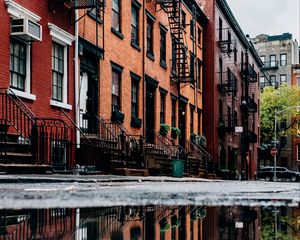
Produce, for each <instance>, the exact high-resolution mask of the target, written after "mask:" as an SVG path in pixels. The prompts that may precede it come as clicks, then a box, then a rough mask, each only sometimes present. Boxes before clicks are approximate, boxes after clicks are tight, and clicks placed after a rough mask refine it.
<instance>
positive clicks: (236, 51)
mask: <svg viewBox="0 0 300 240" xmlns="http://www.w3.org/2000/svg"><path fill="white" fill-rule="evenodd" d="M233 54H234V56H233V59H234V63H237V54H238V50H237V49H236V47H235V48H234V50H233Z"/></svg>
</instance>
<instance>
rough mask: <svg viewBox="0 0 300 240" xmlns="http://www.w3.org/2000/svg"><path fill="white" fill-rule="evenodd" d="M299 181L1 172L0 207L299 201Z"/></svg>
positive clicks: (289, 204)
mask: <svg viewBox="0 0 300 240" xmlns="http://www.w3.org/2000/svg"><path fill="white" fill-rule="evenodd" d="M299 203H300V183H292V182H265V181H221V180H206V179H195V178H169V177H121V176H76V175H49V176H47V175H43V176H28V175H27V176H13V175H1V176H0V209H20V208H70V207H71V208H83V207H108V206H121V205H123V206H125V205H126V206H141V205H143V206H144V205H206V206H231V205H242V206H270V205H272V206H281V205H288V206H298V204H299Z"/></svg>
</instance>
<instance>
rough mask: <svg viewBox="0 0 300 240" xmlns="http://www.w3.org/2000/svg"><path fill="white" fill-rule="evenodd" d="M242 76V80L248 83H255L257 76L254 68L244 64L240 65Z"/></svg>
mask: <svg viewBox="0 0 300 240" xmlns="http://www.w3.org/2000/svg"><path fill="white" fill-rule="evenodd" d="M242 76H243V78H244V79H247V80H248V81H249V82H257V80H258V79H257V78H258V74H257V72H256V71H255V69H254V67H253V66H252V65H250V64H249V63H248V64H247V63H244V64H243V65H242Z"/></svg>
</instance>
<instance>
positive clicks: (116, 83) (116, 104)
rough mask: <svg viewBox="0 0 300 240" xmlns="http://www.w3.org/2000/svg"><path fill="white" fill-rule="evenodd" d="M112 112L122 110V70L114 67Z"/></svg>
mask: <svg viewBox="0 0 300 240" xmlns="http://www.w3.org/2000/svg"><path fill="white" fill-rule="evenodd" d="M111 94H112V112H118V111H120V110H121V72H120V71H117V70H116V69H114V68H113V69H112V89H111Z"/></svg>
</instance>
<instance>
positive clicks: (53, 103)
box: [50, 99, 72, 110]
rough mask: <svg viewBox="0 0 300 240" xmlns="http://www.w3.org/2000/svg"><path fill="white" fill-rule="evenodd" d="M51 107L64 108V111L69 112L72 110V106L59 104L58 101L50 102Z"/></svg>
mask: <svg viewBox="0 0 300 240" xmlns="http://www.w3.org/2000/svg"><path fill="white" fill-rule="evenodd" d="M50 105H51V106H54V107H60V108H64V109H67V110H72V105H70V104H67V103H62V102H58V101H55V100H52V99H51V100H50Z"/></svg>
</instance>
